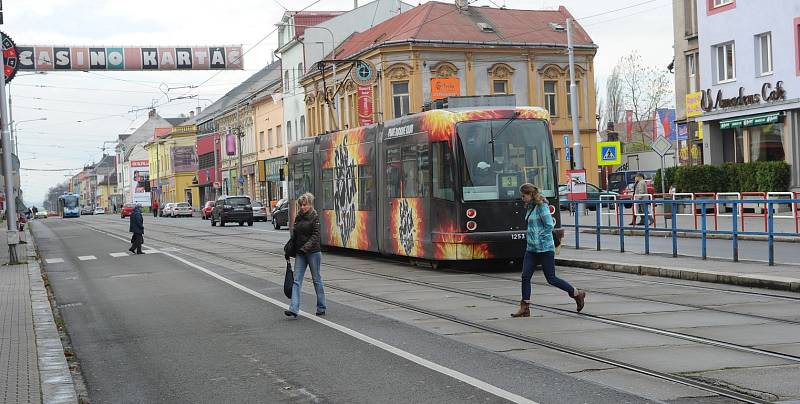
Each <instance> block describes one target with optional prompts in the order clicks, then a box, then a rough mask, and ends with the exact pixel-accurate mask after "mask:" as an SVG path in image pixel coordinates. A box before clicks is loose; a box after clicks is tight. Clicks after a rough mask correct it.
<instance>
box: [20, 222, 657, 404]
mask: <svg viewBox="0 0 800 404" xmlns="http://www.w3.org/2000/svg"><path fill="white" fill-rule="evenodd" d="M145 220H146V222H145V226H146V232H147V233H146V234H145V245H146V246H148V247H149V246H151V245H152V243H150V242H149V240H150V239H149V237H150V235H156V236H158V237H161V238H162V239H163V238H167V239H169V238H170V237H172V238H175V239H176V240H177V239H178V238H180V239H181V240H182V241H186V240H187V239H190V238H192V237H194V235H193V234H192V233H193V232H194V231H198V230H200V229H202V230H203V231H206V230H211V228H210V225H209V224H208V222H201V221H200V220H199V219H196V218H195V219H173V220H172V221H170V219H164V218H158V219H152V218H146V219H145ZM87 224H88V225H90V226H93V228H90V227H88V226H87ZM33 226H34V233H35V238H36V240H37V244H38V248H39V250H40V252H41V255H42V256H43V257H44V259H45V261H46V263H45V267H46V270H47V273H48V275H49V279H50V282H51V284H52V286H53V289H54V292H55V298H56V301H57V303H58V305H59V307H60V311H61V314H62V316H63V318H64V321H65V323H66V327H67V329H68V332H69V335H70V337H71V340H72V344H73V346H74V349H75V351H76V354H77V357H78V359H79V361H80V364H81V368H82V371H83V375H84V377H85V380H86V385H87V388H88V393H89V399H90V401H91V402H92V403H119V402H170V403H182V402H186V403H200V402H215V403H217V402H236V403H246V402H259V403H264V402H293V403H296V402H336V403H357V402H361V403H380V402H419V403H434V402H435V403H463V402H507V401H518V402H525V400H526V399H530V400H533V401H537V402H593V403H601V402H609V403H611V402H613V403H633V402H646V401H649V400H648V399H646V398H642V397H638V396H636V395H634V394H630V393H626V392H623V391H621V390H620V389H618V388H615V387H612V386H609V385H608V384H607V383H599V382H596V381H591V380H587V379H586V378H579V377H574V376H571V375H568V374H565V373H562V372H559V371H557V370H555V369H553V368H551V367H543V366H538V365H536V364H535V363H532V362H530V361H522V360H519V359H518V358H514V357H510V356H508V355H504V354H501V353H498V352H494V351H492V350H487V349H483V348H481V347H480V346H476V345H474V344H469V343H466V342H458V341H454V340H453V339H450V338H447V337H445V336H442V335H439V334H437V333H432V332H429V331H426V330H424V329H421V328H419V327H415V326H413V325H410V324H407V323H404V322H401V321H397V320H395V319H392V318H388V317H386V316H382V315H380V314H376V313H374V312H371V311H370V310H359V309H356V308H353V307H352V306H344V305H342V304H340V303H338V302H337V296H336V294H335V293H331V294H329V315H328V316H327V318H326V319H327V321H330V323H326V322H325V321H323V322H319V321H312V320H313V319H311V318H303V317H301V318H300V319H296V320H293V319H288V318H287V317H285V316H284V314H283V309H284V306H285V303H286V299H285V297H283V296H282V290H281V288H280V286H279V285H277V284H275V283H273V282H270V281H268V280H265V279H263V278H260V277H256V276H251V275H248V274H247V273H245V272H243V271H241V270H240V267H241V265H240V264H239V263H236V262H232V261H226V260H225V259H224V258H220V259H219V260H216V261H212V260H211V259H210V258H207V257H206V258H203V257H196V256H195V255H196V254H194V253H192V252H189V251H181V249H180V247H176V248H174V251H173V252H169V251H170V247H168V245H167V244H163V243H160V245H159V248H160V249H161V251H163V252H160V253H154V254H147V255H141V256H132V255H127V254H122V253H124V252H125V251H126V249H127V248H128V243H127V242H126V241H125V237H126V236H127V235H126V230H127V221H121V220H120V219H119V217H115V216H96V217H88V218H83V219H80V220H69V219H67V220H61V219H48V220H46V221H36V222H35V223H34V225H33ZM201 226H202V227H201ZM181 227H183V228H181ZM214 233H215V234H218V235H217V236H212V237H199V236H197V237H195V238H194V239H195V240H197V243H198V245H208V246H213V245H214V244H215V240H221V241H222V240H224V241H225V242H228V243H230V242H234V243H235V242H236V240H237V239H238V237H241V236H242V235H255V234H258V235H260V236H263V237H264V238H265V239H271V240H278V241H279V240H283V239H285V238H286V232H285V231H274V230H271V226H270V227H267V225H266V224H257V225H256V226H255V227H253V228H248V227H244V228H241V227H231V228H224V229H215V230H214ZM111 254H114V255H116V256H112V255H111ZM59 260H63V262H59ZM305 291H306V292H309V291H313V288H311V287H310V284H306V287H305ZM312 293H313V292H312ZM304 307H305V308H307V309H310V310H313V297H312V296H311V295H306V296H305V297H304ZM346 330H354V331H353V332H352V333H349V332H343V331H346ZM361 335H367V336H371V337H372V338H375V339H376V340H378V342H376V341H370V340H368V339H367V340H365V338H363V337H360V336H361ZM381 344H388V345H386V346H383V345H381ZM414 355H416V356H414ZM418 357H419V358H424V359H417V358H418ZM426 361H429V362H426Z"/></svg>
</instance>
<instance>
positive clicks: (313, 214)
mask: <svg viewBox="0 0 800 404" xmlns="http://www.w3.org/2000/svg"><path fill="white" fill-rule="evenodd" d="M297 204H298V206H299V207H300V212H299V213H298V214H297V217H296V218H295V219H294V229H293V230H292V236H291V237H292V240H293V242H292V243H291V245H292V246H293V248H294V252H295V253H296V254H297V257H296V258H295V261H294V266H295V268H294V285H292V303H291V305H289V310H286V311H284V312H283V313H284V314H286V315H287V316H290V317H297V313H298V312H299V311H300V288H301V287H302V286H303V276H304V275H305V273H306V267H307V266H308V267H311V279H312V280H313V281H314V291H315V292H317V312H316V314H317V315H318V316H324V315H325V310H326V306H325V289H324V288H323V286H322V274H321V273H320V264H321V261H322V252H321V251H322V249H321V248H320V229H319V216H318V215H317V211H316V210H315V209H314V195H312V194H311V193H309V192H306V193H304V194H303V195H300V198H298V199H297ZM289 255H290V254H289V253H288V252H287V253H286V259H287V260H288V259H289Z"/></svg>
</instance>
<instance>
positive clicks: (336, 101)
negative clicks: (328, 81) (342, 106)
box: [275, 23, 339, 130]
mask: <svg viewBox="0 0 800 404" xmlns="http://www.w3.org/2000/svg"><path fill="white" fill-rule="evenodd" d="M275 25H277V26H279V27H303V28H305V29H314V28H316V29H324V30H325V31H328V34H330V36H331V52H335V51H336V39H335V38H334V36H333V31H331V30H330V29H329V28H326V27H320V26H318V25H299V24H287V23H278V24H275ZM322 53H323V55H322V57H323V58H324V57H325V47H323V48H322ZM333 58H334V59H336V54H335V53H334V54H333ZM298 74H299V72H298ZM322 74H323V77H324V75H325V71H323V72H322ZM324 90H325V89H323V91H324ZM333 109H335V110H336V114H337V115H338V113H339V99H338V97H336V63H333ZM333 124H334V126H335V127H334V128H331V129H332V130H339V124H338V122H336V120H335V119H334V122H333ZM298 130H299V128H298Z"/></svg>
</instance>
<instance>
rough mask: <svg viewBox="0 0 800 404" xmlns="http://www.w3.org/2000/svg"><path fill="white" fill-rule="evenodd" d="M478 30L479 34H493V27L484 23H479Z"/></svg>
mask: <svg viewBox="0 0 800 404" xmlns="http://www.w3.org/2000/svg"><path fill="white" fill-rule="evenodd" d="M478 28H480V29H481V32H494V27H492V26H491V25H489V24H487V23H485V22H479V23H478Z"/></svg>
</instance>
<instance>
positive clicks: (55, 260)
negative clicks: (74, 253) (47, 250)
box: [44, 258, 64, 264]
mask: <svg viewBox="0 0 800 404" xmlns="http://www.w3.org/2000/svg"><path fill="white" fill-rule="evenodd" d="M44 262H46V263H48V264H60V263H62V262H64V259H63V258H48V259H46V260H44Z"/></svg>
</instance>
